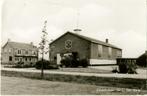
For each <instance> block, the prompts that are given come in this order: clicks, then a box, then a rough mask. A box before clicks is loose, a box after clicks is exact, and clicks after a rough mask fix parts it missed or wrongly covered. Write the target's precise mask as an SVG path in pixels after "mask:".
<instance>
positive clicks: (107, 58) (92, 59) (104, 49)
mask: <svg viewBox="0 0 147 96" xmlns="http://www.w3.org/2000/svg"><path fill="white" fill-rule="evenodd" d="M49 47H50V54H49V58H50V60H52V61H53V60H56V62H57V63H58V64H59V63H60V60H61V58H62V57H63V56H64V55H68V54H69V55H74V56H75V55H77V56H76V57H79V58H80V59H88V60H89V63H90V64H91V65H97V64H116V58H118V57H119V58H120V57H122V49H121V48H118V47H116V46H114V45H112V44H109V43H108V39H106V42H103V41H100V40H96V39H93V38H89V37H86V36H83V35H80V34H76V33H72V32H66V33H65V34H63V35H62V36H60V37H59V38H57V39H56V40H54V41H53V42H51V43H50V46H49Z"/></svg>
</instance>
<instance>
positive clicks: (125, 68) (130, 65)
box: [119, 61, 137, 74]
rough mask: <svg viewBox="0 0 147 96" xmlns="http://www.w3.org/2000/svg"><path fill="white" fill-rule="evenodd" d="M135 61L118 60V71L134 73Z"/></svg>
mask: <svg viewBox="0 0 147 96" xmlns="http://www.w3.org/2000/svg"><path fill="white" fill-rule="evenodd" d="M136 69H137V66H136V63H135V62H128V61H124V62H120V63H119V73H129V74H136V73H137V72H136Z"/></svg>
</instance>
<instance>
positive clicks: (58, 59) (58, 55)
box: [57, 54, 61, 65]
mask: <svg viewBox="0 0 147 96" xmlns="http://www.w3.org/2000/svg"><path fill="white" fill-rule="evenodd" d="M60 61H61V56H60V54H57V64H58V65H60V64H61V63H60Z"/></svg>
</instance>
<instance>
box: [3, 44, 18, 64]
mask: <svg viewBox="0 0 147 96" xmlns="http://www.w3.org/2000/svg"><path fill="white" fill-rule="evenodd" d="M1 55H2V56H1V57H2V64H13V63H14V60H15V58H14V51H13V48H11V46H10V45H9V44H7V45H6V46H5V47H4V48H2V53H1ZM10 56H11V57H12V61H9V57H10Z"/></svg>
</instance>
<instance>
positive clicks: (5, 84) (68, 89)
mask: <svg viewBox="0 0 147 96" xmlns="http://www.w3.org/2000/svg"><path fill="white" fill-rule="evenodd" d="M1 80H2V82H1V94H2V95H84V94H87V95H88V94H91V95H97V94H100V95H101V94H102V95H111V94H145V92H141V93H138V92H137V91H132V89H128V90H127V91H124V90H122V88H114V87H105V86H96V85H88V84H76V83H65V82H53V81H46V80H36V79H27V78H19V77H6V76H2V78H1ZM136 92H137V93H136ZM146 94H147V93H146Z"/></svg>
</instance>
